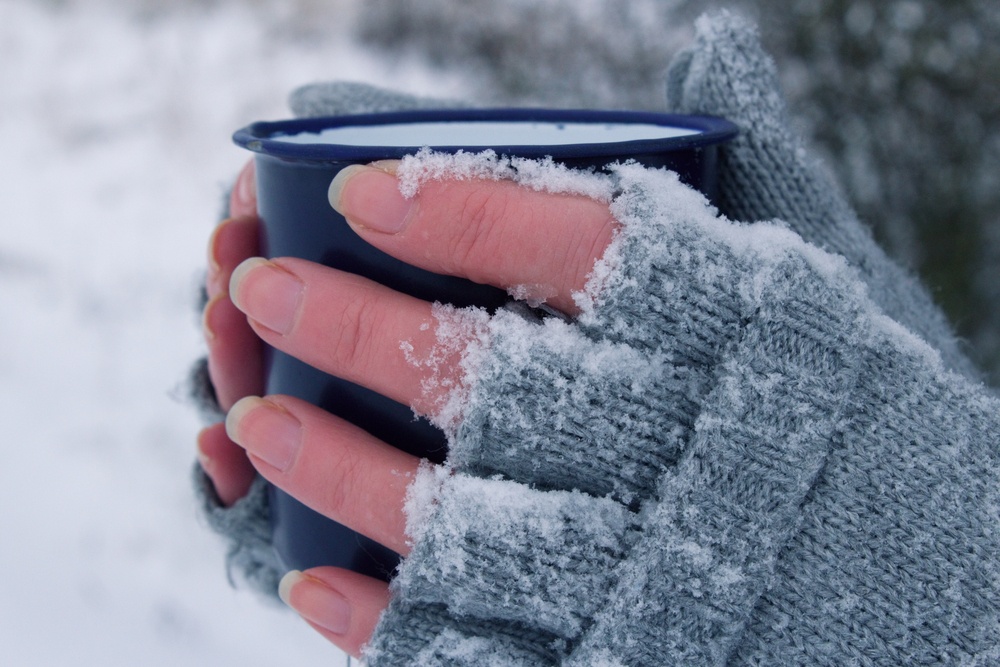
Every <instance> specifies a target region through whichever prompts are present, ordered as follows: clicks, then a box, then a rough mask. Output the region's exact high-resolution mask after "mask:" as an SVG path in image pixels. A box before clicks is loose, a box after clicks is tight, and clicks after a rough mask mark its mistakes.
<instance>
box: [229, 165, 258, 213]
mask: <svg viewBox="0 0 1000 667" xmlns="http://www.w3.org/2000/svg"><path fill="white" fill-rule="evenodd" d="M256 203H257V175H256V169H255V165H254V163H253V162H248V163H247V165H246V166H245V167H244V168H243V170H242V171H241V172H240V174H239V176H237V177H236V183H234V184H233V192H232V194H231V195H230V200H229V207H230V208H231V209H232V208H245V209H249V208H253V207H254V206H255V205H256Z"/></svg>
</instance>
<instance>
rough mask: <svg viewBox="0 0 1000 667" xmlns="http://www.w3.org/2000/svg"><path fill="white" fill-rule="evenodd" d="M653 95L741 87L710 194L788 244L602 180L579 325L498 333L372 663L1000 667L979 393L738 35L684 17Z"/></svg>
mask: <svg viewBox="0 0 1000 667" xmlns="http://www.w3.org/2000/svg"><path fill="white" fill-rule="evenodd" d="M672 82H673V83H672V86H671V88H672V90H674V91H678V90H680V91H684V95H687V98H686V99H687V102H688V103H690V104H692V105H694V106H692V107H691V108H690V109H689V110H699V111H715V112H719V111H721V110H720V109H718V108H714V107H711V106H706V107H701V106H699V105H698V104H697V101H696V100H695V99H694V98H695V97H696V96H697V95H700V94H701V93H699V92H698V91H706V92H705V93H704V94H705V97H706V99H711V97H712V96H711V95H709V92H711V91H719V94H718V96H716V97H715V99H716V100H720V99H725V97H726V96H725V94H724V93H723V92H722V91H725V90H728V91H729V96H730V97H731V98H733V99H734V100H735V102H734V103H732V104H730V105H729V106H728V108H727V109H726V111H725V113H726V114H727V115H728V116H729V117H731V118H734V119H735V120H736V121H737V122H738V123H740V124H741V125H743V129H744V131H745V134H744V136H743V137H742V139H741V141H740V143H739V144H738V145H736V146H735V147H734V149H733V150H731V151H729V152H727V156H726V162H725V164H724V167H723V206H724V207H725V208H726V209H727V210H728V211H729V212H730V213H734V212H738V211H743V212H744V215H745V217H747V218H749V219H750V220H758V219H761V218H763V217H770V216H773V215H776V214H782V215H785V214H787V215H788V216H789V217H791V216H795V215H797V216H799V217H798V218H797V219H796V220H795V221H794V222H791V221H790V222H789V223H788V224H789V226H791V227H792V230H794V231H792V230H789V229H787V228H786V227H784V226H779V225H774V224H766V223H758V224H754V225H742V224H736V223H732V222H729V221H727V220H725V219H721V218H718V217H716V215H715V214H714V212H713V211H712V210H711V209H710V208H709V207H708V206H707V205H706V204H705V202H704V201H703V199H702V198H701V197H700V196H698V195H697V194H696V193H693V192H691V191H690V190H689V189H687V188H685V187H683V186H682V185H681V184H679V183H678V182H677V180H676V178H674V177H673V176H672V175H670V174H666V173H663V172H655V171H647V170H644V169H641V168H639V167H635V166H626V167H620V168H618V169H617V170H616V172H615V176H616V179H617V182H616V185H617V190H618V193H619V194H618V196H617V197H616V199H615V200H614V203H613V210H614V212H615V214H616V216H617V218H618V219H619V221H621V222H622V223H623V225H624V230H623V232H622V234H621V235H620V237H619V239H618V240H617V241H616V244H615V245H614V246H613V247H612V248H611V249H610V250H609V253H608V255H607V257H606V259H605V262H604V263H603V264H602V265H601V266H599V267H598V271H597V272H596V273H595V277H594V280H593V281H592V284H591V285H590V287H589V288H588V291H589V293H590V294H591V295H592V296H593V298H594V300H593V303H592V304H591V305H590V306H589V307H588V308H587V309H586V312H585V314H584V316H583V317H582V318H581V321H580V322H579V323H578V324H575V325H569V324H566V323H564V322H561V321H557V320H548V321H546V322H545V323H543V324H540V325H539V324H532V323H529V322H526V321H524V320H522V319H519V318H517V317H515V316H513V315H511V314H508V313H501V314H500V315H498V316H497V317H496V318H494V320H493V321H492V322H491V324H490V335H491V343H490V348H489V351H488V355H487V357H486V359H485V361H483V363H482V366H481V367H480V368H479V369H478V372H477V378H478V381H477V383H476V384H475V386H474V388H473V390H472V395H471V396H470V397H469V399H468V403H467V406H466V418H465V420H464V421H463V422H462V424H461V426H460V427H459V429H458V431H457V433H456V434H455V436H454V441H453V443H452V459H451V463H452V466H453V468H454V474H446V475H441V474H434V473H433V472H430V471H427V472H425V473H424V475H422V477H421V478H420V479H418V481H417V483H416V484H415V487H414V490H413V493H412V499H411V503H410V506H409V508H408V510H409V516H410V525H409V530H410V533H411V535H412V537H413V539H414V548H413V552H412V553H411V555H410V557H409V558H408V559H407V560H406V561H405V562H404V564H403V566H402V567H401V570H400V572H399V576H398V577H397V579H396V580H395V582H394V584H393V586H394V593H395V595H394V598H393V601H392V603H391V605H390V608H389V610H388V611H387V612H386V613H385V615H384V616H383V618H382V620H381V622H380V625H379V627H378V629H377V630H376V633H375V636H374V637H373V639H372V642H371V645H370V646H369V647H368V649H367V656H368V658H369V661H370V663H371V664H372V666H373V667H381V666H383V665H404V664H405V665H410V664H413V665H421V666H430V665H509V664H524V665H528V664H531V665H537V664H565V665H579V666H584V665H588V666H589V665H662V664H696V665H702V664H718V665H722V664H780V665H785V664H819V665H844V664H884V665H899V664H907V665H910V664H940V663H947V664H990V663H992V662H995V661H997V660H998V659H1000V579H998V577H997V576H996V572H997V570H998V568H997V561H996V559H997V556H996V554H997V553H1000V550H998V547H1000V534H998V533H997V531H996V530H995V527H996V525H997V520H998V518H1000V517H998V512H997V509H996V508H997V507H998V506H1000V504H998V500H1000V498H998V491H997V489H1000V485H998V482H1000V479H998V476H1000V472H998V471H1000V467H998V465H997V463H998V454H1000V452H998V443H997V436H996V434H997V433H998V432H1000V428H998V427H1000V417H998V415H1000V403H998V402H997V401H996V400H995V399H994V398H992V397H991V396H990V394H989V393H988V392H987V391H986V390H985V389H984V388H983V387H981V386H978V385H976V384H974V383H973V382H971V381H970V380H969V379H968V378H967V377H966V376H964V375H962V374H959V373H956V372H954V371H953V370H949V367H951V368H955V369H960V370H963V371H964V370H965V369H967V367H968V366H967V363H966V362H964V360H963V359H962V357H961V355H960V354H958V353H957V352H956V351H955V348H954V345H953V343H952V342H951V340H952V339H951V337H950V335H949V334H948V333H947V328H946V327H945V326H944V324H943V320H942V319H941V316H940V315H939V313H937V311H936V310H934V308H933V306H932V305H931V303H930V301H929V300H927V299H926V297H925V295H924V293H923V292H922V291H921V290H920V289H919V288H918V287H917V286H916V285H915V283H912V282H903V283H893V284H882V283H880V282H879V281H880V280H883V279H885V278H886V277H887V276H891V277H894V278H896V277H898V278H900V279H902V273H901V272H899V271H898V269H893V268H891V265H889V263H888V262H887V261H886V260H885V258H884V256H882V255H881V254H879V253H878V252H877V251H875V250H873V249H872V247H869V246H872V243H871V239H870V238H869V237H868V236H867V235H866V234H865V233H864V232H863V230H862V228H861V227H860V225H858V223H857V221H856V219H855V218H854V216H853V215H852V214H851V213H850V211H849V209H848V208H847V207H846V205H843V203H842V201H841V200H839V199H838V198H837V196H836V195H834V194H833V193H832V190H831V188H830V186H829V185H828V184H826V182H825V180H824V179H823V177H822V173H821V171H820V170H819V169H818V168H817V167H816V166H815V165H813V164H811V163H809V162H808V161H806V160H804V158H802V157H801V155H800V153H799V150H798V146H797V145H796V144H795V143H794V142H793V141H792V140H791V139H790V137H789V135H788V134H787V133H786V131H785V130H784V129H782V128H783V127H784V126H785V125H784V123H785V119H784V116H783V110H782V107H781V105H780V103H777V100H778V98H777V94H776V92H774V91H775V89H774V87H773V85H774V79H773V69H772V68H771V66H770V65H769V64H768V63H767V59H766V58H765V57H764V56H763V55H762V53H761V51H760V49H759V47H758V46H757V43H756V39H755V38H754V36H753V31H752V29H750V28H749V27H748V26H746V24H743V23H741V22H739V21H737V20H735V19H733V18H731V17H728V16H721V17H716V18H715V19H714V20H711V21H709V20H703V21H702V22H700V23H699V42H698V45H697V46H696V47H695V49H694V50H693V51H692V52H690V53H689V54H687V55H685V56H684V58H683V59H682V60H681V64H680V65H678V66H677V67H676V68H675V69H674V70H673V76H672ZM713 82H719V83H718V87H716V83H713ZM727 87H728V88H727ZM675 99H676V98H675ZM767 100H771V101H772V102H774V103H773V104H760V103H761V102H766V101H767ZM706 104H708V102H706ZM755 152H756V153H759V154H755ZM755 165H756V166H755ZM772 174H774V175H775V177H773V178H772ZM780 174H784V175H785V176H784V178H787V179H788V180H782V177H779V176H777V175H780ZM796 232H797V233H796ZM800 235H801V236H800ZM803 237H808V238H807V239H806V240H803ZM806 241H811V242H812V243H813V244H815V245H812V244H810V243H807V242H806ZM817 246H820V247H822V248H823V250H821V249H820V248H819V247H817ZM834 253H837V254H834ZM907 280H908V279H907ZM889 313H891V314H892V315H893V316H894V317H895V318H896V319H893V317H890V316H889V315H888V314H889ZM903 325H905V327H904V326H903ZM912 330H916V331H919V332H920V333H921V334H922V335H923V336H924V337H925V340H927V341H930V343H931V344H933V345H934V346H935V347H939V348H942V351H938V350H935V348H933V347H931V345H929V344H928V343H927V342H925V340H922V339H921V338H919V337H918V336H917V335H915V334H914V333H912V332H911V331H912Z"/></svg>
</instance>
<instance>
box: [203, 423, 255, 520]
mask: <svg viewBox="0 0 1000 667" xmlns="http://www.w3.org/2000/svg"><path fill="white" fill-rule="evenodd" d="M197 456H198V463H199V465H201V469H202V470H203V471H204V472H205V474H206V475H207V476H208V478H209V480H211V482H212V486H213V487H214V488H215V493H216V495H217V496H218V497H219V501H220V502H221V503H222V505H223V506H224V507H229V506H230V505H232V504H233V503H235V502H236V501H238V500H239V499H240V498H242V497H243V496H245V495H246V494H247V492H248V491H249V490H250V485H251V484H253V479H254V476H255V475H256V472H255V471H254V469H253V467H252V466H251V465H250V461H249V460H248V459H247V457H246V455H245V454H244V453H243V450H242V449H241V448H240V447H239V446H237V445H236V444H234V443H233V442H231V441H230V440H229V438H228V437H227V435H226V431H225V428H224V426H223V424H222V423H218V424H213V425H211V426H208V427H206V428H204V429H202V430H201V432H199V433H198V437H197Z"/></svg>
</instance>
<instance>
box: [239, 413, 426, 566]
mask: <svg viewBox="0 0 1000 667" xmlns="http://www.w3.org/2000/svg"><path fill="white" fill-rule="evenodd" d="M226 432H227V433H228V434H229V437H230V438H231V439H232V440H233V442H236V443H237V444H239V445H241V446H242V447H244V448H245V449H246V451H247V453H248V454H249V455H250V461H251V463H253V465H254V467H255V468H256V469H257V471H258V472H260V474H261V475H263V476H264V477H265V478H267V480H268V481H270V482H272V483H273V484H274V485H276V486H278V487H280V488H281V489H282V490H284V491H285V492H287V493H289V494H291V495H292V496H294V497H295V498H297V499H298V500H299V501H300V502H302V503H304V504H305V505H308V506H309V507H311V508H313V509H314V510H316V511H317V512H319V513H320V514H323V515H324V516H327V517H329V518H331V519H333V520H334V521H336V522H338V523H341V524H343V525H345V526H347V527H348V528H350V529H352V530H354V531H356V532H358V533H361V534H362V535H366V536H368V537H370V538H371V539H373V540H375V541H376V542H379V543H380V544H382V545H384V546H386V547H388V548H390V549H392V550H393V551H395V552H397V553H399V554H403V555H405V554H407V553H409V546H408V545H407V539H406V536H405V527H406V520H405V516H404V514H403V503H404V500H405V498H406V490H407V486H408V484H409V483H410V480H412V479H413V476H414V475H415V474H416V471H417V467H418V465H419V463H420V461H419V459H417V458H416V457H414V456H410V455H409V454H407V453H405V452H403V451H400V450H398V449H396V448H395V447H391V446H389V445H387V444H385V443H384V442H382V441H380V440H378V439H377V438H374V437H373V436H371V435H369V434H368V433H366V432H365V431H363V430H361V429H359V428H358V427H356V426H354V425H352V424H349V423H347V422H345V421H344V420H342V419H339V418H337V417H334V416H333V415H331V414H329V413H327V412H326V411H324V410H321V409H320V408H317V407H315V406H313V405H310V404H309V403H306V402H305V401H301V400H299V399H296V398H292V397H290V396H269V397H267V398H257V397H248V398H244V399H242V400H240V401H239V402H238V403H236V405H234V406H233V409H232V410H230V411H229V415H228V416H227V418H226Z"/></svg>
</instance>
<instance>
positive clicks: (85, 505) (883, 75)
mask: <svg viewBox="0 0 1000 667" xmlns="http://www.w3.org/2000/svg"><path fill="white" fill-rule="evenodd" d="M710 6H729V7H733V8H738V9H740V10H741V11H743V12H745V13H748V14H750V15H752V16H754V17H755V18H756V19H757V20H758V22H759V23H760V25H761V28H762V36H763V39H764V41H765V43H766V45H767V46H768V48H769V49H770V50H771V52H772V53H773V54H774V55H775V57H776V59H777V61H778V64H779V69H780V71H781V74H782V77H783V81H784V85H785V87H786V90H787V92H788V95H789V97H790V99H791V103H792V107H793V112H794V115H795V118H796V123H797V124H798V125H799V129H800V130H801V131H802V133H803V134H804V135H805V136H807V137H808V138H809V140H810V142H811V143H812V144H813V146H814V147H815V150H817V151H818V152H820V154H821V155H822V156H823V157H824V159H825V161H826V163H827V165H828V166H829V168H830V170H831V172H832V173H833V174H835V176H836V178H837V180H838V181H839V182H840V184H841V187H843V189H844V190H845V192H846V193H847V195H848V197H849V198H850V199H851V200H852V201H853V202H854V204H855V205H856V206H857V207H858V209H859V211H860V212H861V214H862V217H863V218H864V219H865V220H866V221H867V222H868V223H869V224H870V225H871V226H872V227H873V229H874V230H875V233H876V235H877V237H878V238H879V239H880V240H881V241H882V242H883V243H884V244H885V245H886V247H887V248H888V250H889V252H890V253H891V254H892V255H893V256H894V257H896V258H898V259H899V260H900V261H901V262H903V263H904V264H905V265H907V266H908V267H910V268H911V269H912V270H913V271H915V272H917V273H919V274H920V275H921V276H922V277H923V278H924V280H925V282H927V284H928V285H929V286H930V287H931V289H932V292H933V294H934V295H935V298H936V299H937V300H938V302H939V303H940V304H941V305H942V307H943V308H944V309H945V310H946V312H947V313H948V314H949V316H950V317H951V318H952V321H953V322H954V323H955V325H956V328H957V330H958V331H959V333H960V334H961V336H962V337H963V338H964V340H965V341H966V342H967V349H968V351H969V354H970V356H972V357H973V358H974V359H975V360H976V361H977V363H979V364H980V366H981V367H982V368H983V369H984V371H985V372H986V373H987V375H988V377H989V378H990V380H991V382H993V383H994V384H996V383H997V382H998V381H1000V308H998V307H997V306H998V304H1000V286H998V280H997V275H996V274H997V268H998V267H1000V224H998V219H1000V132H998V106H1000V94H998V92H1000V91H998V84H1000V39H998V38H1000V5H998V4H997V3H996V2H995V1H994V0H955V1H953V2H948V3H942V2H931V1H930V0H897V1H889V2H862V1H854V2H851V1H848V0H792V1H791V2H788V3H777V4H776V3H766V2H763V1H762V0H731V1H730V2H727V3H714V2H704V1H700V2H694V1H693V0H633V1H631V2H622V1H620V0H508V1H507V2H504V3H496V2H488V1H487V0H464V1H461V0H89V1H88V0H0V133H2V136H3V142H2V144H0V216H2V217H0V426H2V427H3V430H4V434H5V436H6V438H5V441H4V443H3V450H2V451H3V454H4V456H5V461H4V465H2V466H0V568H2V570H3V571H4V572H5V573H6V576H5V577H4V578H3V579H2V581H0V664H4V665H15V666H19V665H32V666H36V665H42V666H45V665H60V666H61V665H67V664H101V665H136V664H142V665H177V664H195V665H201V664H206V665H207V664H211V665H234V666H235V665H241V666H255V665H276V664H278V665H280V664H296V665H310V664H317V665H319V664H339V663H340V661H342V660H343V656H342V655H341V654H339V653H338V652H337V651H336V650H334V649H332V648H331V647H329V646H328V645H327V644H326V643H325V642H324V641H323V640H322V639H320V638H319V637H318V636H317V635H315V634H314V633H313V632H312V631H311V630H309V628H308V627H306V626H305V624H303V623H301V622H299V621H298V619H296V618H295V617H294V616H293V615H292V614H290V613H287V612H286V611H284V610H282V609H280V608H278V607H276V606H270V605H267V604H263V603H261V602H260V601H259V600H257V599H255V598H254V596H253V595H252V594H250V593H248V592H246V591H241V590H233V589H232V588H231V587H230V586H229V584H228V582H227V580H226V573H225V571H224V567H223V565H222V563H223V548H222V545H221V544H219V543H218V542H217V540H215V538H214V537H213V536H211V535H210V534H209V533H208V531H207V529H206V528H205V527H204V526H203V525H202V524H201V522H200V519H199V518H198V515H197V511H196V508H195V505H194V501H193V499H192V497H191V493H190V483H189V476H190V469H191V465H192V461H193V447H194V445H193V440H194V435H195V433H196V431H197V429H198V427H199V422H198V419H197V417H196V415H195V414H194V412H193V411H192V410H191V409H190V408H189V407H188V406H186V405H185V403H184V398H183V393H184V388H183V381H184V377H185V374H186V369H187V367H188V366H189V364H190V362H191V361H192V360H193V359H194V358H195V357H197V356H198V355H199V354H200V353H201V344H200V334H199V323H198V317H197V315H196V313H195V311H194V303H195V299H196V292H197V286H198V281H199V277H200V273H201V271H202V267H203V264H204V246H205V242H206V240H207V237H208V235H209V233H210V231H211V227H212V224H213V223H214V221H215V219H216V216H217V214H218V212H219V210H220V208H221V202H222V199H223V195H224V192H225V190H226V187H227V184H228V182H229V180H230V179H231V178H232V176H233V175H234V174H235V172H236V171H237V170H238V169H239V167H240V166H241V165H242V163H243V162H244V161H245V160H246V159H247V156H246V155H245V154H243V153H242V152H241V151H240V150H239V149H237V148H235V147H233V146H232V145H231V144H230V143H229V135H230V134H231V133H232V131H233V130H234V129H236V128H238V127H241V126H243V125H245V124H247V123H249V122H251V121H253V120H258V119H261V118H279V117H283V116H285V115H286V113H287V112H286V111H285V107H284V99H285V96H286V94H287V93H288V92H289V91H290V90H292V89H293V88H294V87H296V86H298V85H301V84H304V83H308V82H310V81H317V80H324V79H349V80H355V81H364V82H368V83H373V84H376V85H382V86H388V87H392V88H396V89H401V90H405V91H408V92H413V93H418V94H431V95H438V96H453V97H463V98H467V99H471V100H474V101H476V102H479V103H482V104H545V105H553V106H583V107H615V108H644V109H662V108H663V84H662V78H663V74H664V71H665V69H666V66H667V63H668V62H669V59H670V57H671V55H672V54H673V53H675V52H676V50H677V49H679V48H681V47H682V46H683V45H685V44H686V43H688V41H689V40H690V38H691V34H692V22H693V19H694V18H695V16H696V15H697V14H698V13H700V12H702V11H704V10H705V9H706V8H708V7H710Z"/></svg>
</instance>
